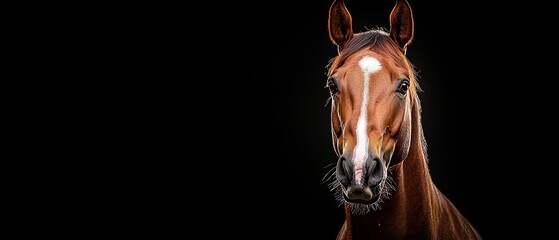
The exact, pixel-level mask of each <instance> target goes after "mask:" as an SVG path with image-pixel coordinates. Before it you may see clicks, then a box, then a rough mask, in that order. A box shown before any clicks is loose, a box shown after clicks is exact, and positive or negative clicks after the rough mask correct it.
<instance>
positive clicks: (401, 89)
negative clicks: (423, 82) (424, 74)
mask: <svg viewBox="0 0 559 240" xmlns="http://www.w3.org/2000/svg"><path fill="white" fill-rule="evenodd" d="M409 89H410V81H409V80H407V79H404V80H402V81H401V82H400V86H398V92H399V93H401V94H406V92H407V91H408V90H409Z"/></svg>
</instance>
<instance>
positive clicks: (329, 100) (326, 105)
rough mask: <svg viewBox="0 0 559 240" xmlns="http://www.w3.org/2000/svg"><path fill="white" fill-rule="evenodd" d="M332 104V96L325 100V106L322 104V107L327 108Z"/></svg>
mask: <svg viewBox="0 0 559 240" xmlns="http://www.w3.org/2000/svg"><path fill="white" fill-rule="evenodd" d="M330 102H332V95H330V97H329V98H328V99H326V104H324V107H328V104H329V103H330Z"/></svg>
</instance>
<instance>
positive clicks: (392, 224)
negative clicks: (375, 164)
mask: <svg viewBox="0 0 559 240" xmlns="http://www.w3.org/2000/svg"><path fill="white" fill-rule="evenodd" d="M422 131H423V130H422V126H421V119H420V106H419V100H418V99H417V98H416V99H415V101H413V103H412V133H411V144H410V150H409V153H408V156H407V158H406V159H405V160H404V161H403V162H402V163H400V164H398V165H396V166H394V167H393V169H392V170H391V171H390V173H389V174H390V175H391V176H392V178H393V180H394V182H395V183H396V190H395V191H394V192H392V195H391V197H390V198H389V199H386V200H385V201H384V203H383V204H381V205H382V209H380V210H377V211H372V212H370V213H368V214H366V215H364V216H355V215H352V214H351V212H350V211H349V208H348V207H346V220H347V221H346V227H347V228H348V229H351V232H354V234H353V235H354V238H349V239H359V237H357V236H356V235H357V233H358V234H359V235H363V233H366V232H368V233H370V234H372V235H380V236H382V234H375V231H376V232H377V233H384V234H388V235H389V236H391V237H392V238H393V237H395V236H396V235H400V234H401V235H406V234H409V233H410V232H417V231H418V232H425V229H426V228H430V226H432V224H430V223H431V221H432V218H433V216H434V215H435V213H434V212H433V211H436V208H433V207H432V206H437V205H438V204H439V202H438V201H439V200H438V197H437V195H438V190H437V189H436V187H435V186H434V184H433V182H432V181H431V176H430V174H429V170H428V167H427V159H426V156H425V153H424V148H423V146H424V140H423V132H422ZM413 228H417V230H416V229H413ZM364 229H366V230H365V231H364ZM419 229H421V230H419Z"/></svg>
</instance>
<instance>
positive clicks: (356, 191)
mask: <svg viewBox="0 0 559 240" xmlns="http://www.w3.org/2000/svg"><path fill="white" fill-rule="evenodd" d="M383 183H384V181H382V182H381V183H380V184H378V185H377V186H365V187H363V186H350V187H347V188H343V197H344V200H345V201H347V202H350V203H359V204H373V203H376V202H378V201H379V200H380V196H381V190H382V186H383V185H384V184H383Z"/></svg>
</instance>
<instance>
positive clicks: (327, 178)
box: [321, 163, 336, 183]
mask: <svg viewBox="0 0 559 240" xmlns="http://www.w3.org/2000/svg"><path fill="white" fill-rule="evenodd" d="M334 164H335V163H330V164H328V165H327V166H325V167H324V168H327V167H332V165H334ZM335 173H336V167H335V166H334V167H332V168H330V170H328V171H327V172H326V174H324V177H322V180H321V183H325V182H328V181H330V180H331V179H332V178H333V177H334V176H335V175H336V174H335Z"/></svg>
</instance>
